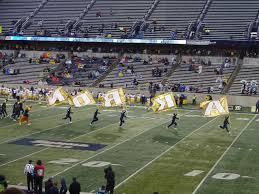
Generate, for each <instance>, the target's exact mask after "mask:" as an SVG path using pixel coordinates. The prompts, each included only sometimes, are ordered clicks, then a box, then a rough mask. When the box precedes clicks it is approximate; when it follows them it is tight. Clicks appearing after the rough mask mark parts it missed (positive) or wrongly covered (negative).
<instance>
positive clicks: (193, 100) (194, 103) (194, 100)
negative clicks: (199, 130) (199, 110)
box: [192, 94, 197, 105]
mask: <svg viewBox="0 0 259 194" xmlns="http://www.w3.org/2000/svg"><path fill="white" fill-rule="evenodd" d="M196 99H197V97H196V95H195V94H194V95H193V96H192V105H196V103H197V102H196Z"/></svg>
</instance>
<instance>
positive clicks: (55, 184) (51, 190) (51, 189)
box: [50, 183, 59, 194]
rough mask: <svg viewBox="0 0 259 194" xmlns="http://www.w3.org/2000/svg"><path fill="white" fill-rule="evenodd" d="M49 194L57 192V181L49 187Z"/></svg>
mask: <svg viewBox="0 0 259 194" xmlns="http://www.w3.org/2000/svg"><path fill="white" fill-rule="evenodd" d="M50 194H59V191H58V183H54V184H53V186H52V187H51V188H50Z"/></svg>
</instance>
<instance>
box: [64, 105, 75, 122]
mask: <svg viewBox="0 0 259 194" xmlns="http://www.w3.org/2000/svg"><path fill="white" fill-rule="evenodd" d="M72 113H73V112H72V111H71V107H69V108H68V109H67V113H66V116H65V117H64V118H63V119H64V120H66V119H69V123H72V117H71V114H72Z"/></svg>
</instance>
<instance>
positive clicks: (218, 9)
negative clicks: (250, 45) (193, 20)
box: [202, 0, 259, 40]
mask: <svg viewBox="0 0 259 194" xmlns="http://www.w3.org/2000/svg"><path fill="white" fill-rule="evenodd" d="M258 7H259V1H258V0H235V1H234V0H213V2H212V4H211V6H210V9H209V10H208V12H207V14H206V16H205V18H204V20H203V23H204V24H205V27H206V28H207V29H209V30H210V33H209V34H207V35H203V36H202V37H203V39H206V40H231V39H233V40H245V39H246V37H245V32H246V31H247V27H248V25H249V23H250V22H251V21H252V20H254V18H255V17H256V15H257V12H258Z"/></svg>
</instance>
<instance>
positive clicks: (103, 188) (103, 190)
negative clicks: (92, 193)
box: [96, 186, 108, 194]
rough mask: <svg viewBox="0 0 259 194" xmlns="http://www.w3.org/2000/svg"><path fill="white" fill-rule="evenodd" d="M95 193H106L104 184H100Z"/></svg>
mask: <svg viewBox="0 0 259 194" xmlns="http://www.w3.org/2000/svg"><path fill="white" fill-rule="evenodd" d="M96 194H108V193H107V192H106V190H105V186H102V187H101V188H100V189H99V191H97V193H96Z"/></svg>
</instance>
